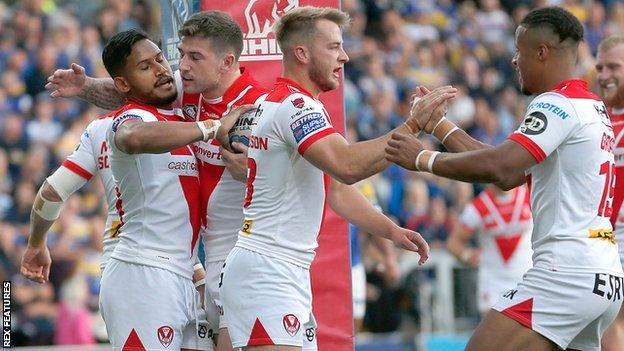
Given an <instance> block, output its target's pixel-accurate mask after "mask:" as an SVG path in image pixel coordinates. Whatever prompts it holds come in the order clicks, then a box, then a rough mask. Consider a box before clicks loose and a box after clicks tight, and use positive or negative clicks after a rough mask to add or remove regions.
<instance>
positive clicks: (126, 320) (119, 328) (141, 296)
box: [100, 259, 213, 350]
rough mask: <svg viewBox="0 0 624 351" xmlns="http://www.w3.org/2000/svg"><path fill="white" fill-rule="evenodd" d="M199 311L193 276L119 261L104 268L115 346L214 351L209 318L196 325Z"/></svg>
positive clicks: (104, 302)
mask: <svg viewBox="0 0 624 351" xmlns="http://www.w3.org/2000/svg"><path fill="white" fill-rule="evenodd" d="M199 310H201V304H200V301H199V294H198V293H197V291H196V290H195V287H194V286H193V282H192V281H191V280H190V279H186V278H184V277H182V276H180V275H178V274H175V273H173V272H171V271H168V270H166V269H162V268H156V267H150V266H145V265H139V264H133V263H127V262H123V261H119V260H116V259H111V260H110V261H109V262H108V264H107V265H106V269H104V272H103V274H102V280H101V288H100V311H101V312H102V317H103V318H104V321H105V322H106V331H107V332H108V337H109V340H110V342H111V345H112V347H113V350H122V349H123V350H132V349H134V348H133V347H137V350H138V349H139V348H140V347H143V349H147V350H179V349H180V348H181V347H189V348H190V347H192V348H195V349H198V350H212V349H213V347H212V340H211V339H210V338H209V337H208V334H207V332H205V328H206V324H205V322H204V323H202V324H200V326H199V328H196V324H195V318H196V316H197V314H198V311H199ZM202 325H203V328H202ZM184 338H187V340H183V339H184ZM183 345H184V346H183ZM187 345H188V346H187Z"/></svg>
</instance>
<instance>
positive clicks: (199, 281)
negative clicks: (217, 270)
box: [194, 278, 206, 288]
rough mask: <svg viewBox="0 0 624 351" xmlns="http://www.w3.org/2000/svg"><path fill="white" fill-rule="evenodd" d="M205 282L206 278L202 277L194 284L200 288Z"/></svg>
mask: <svg viewBox="0 0 624 351" xmlns="http://www.w3.org/2000/svg"><path fill="white" fill-rule="evenodd" d="M204 284H206V278H201V279H200V280H198V281H196V282H195V284H194V285H195V287H196V288H199V287H200V286H202V285H204Z"/></svg>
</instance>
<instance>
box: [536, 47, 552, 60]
mask: <svg viewBox="0 0 624 351" xmlns="http://www.w3.org/2000/svg"><path fill="white" fill-rule="evenodd" d="M549 56H550V47H549V46H548V45H547V44H546V43H541V44H539V46H538V47H537V58H538V59H539V60H540V61H541V62H544V61H546V60H547V59H548V57H549Z"/></svg>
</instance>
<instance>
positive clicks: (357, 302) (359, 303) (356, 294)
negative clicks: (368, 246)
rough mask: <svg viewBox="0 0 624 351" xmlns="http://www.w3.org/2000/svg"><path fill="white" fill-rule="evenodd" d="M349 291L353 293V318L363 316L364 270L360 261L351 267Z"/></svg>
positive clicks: (364, 303) (364, 309) (364, 306)
mask: <svg viewBox="0 0 624 351" xmlns="http://www.w3.org/2000/svg"><path fill="white" fill-rule="evenodd" d="M351 292H352V293H353V318H355V319H361V318H364V314H365V313H366V270H365V269H364V264H362V263H361V262H360V263H358V264H356V265H355V266H353V267H351Z"/></svg>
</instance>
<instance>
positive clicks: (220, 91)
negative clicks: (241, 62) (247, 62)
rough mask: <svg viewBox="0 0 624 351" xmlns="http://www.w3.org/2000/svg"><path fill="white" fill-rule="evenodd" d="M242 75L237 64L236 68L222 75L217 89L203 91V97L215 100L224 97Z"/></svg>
mask: <svg viewBox="0 0 624 351" xmlns="http://www.w3.org/2000/svg"><path fill="white" fill-rule="evenodd" d="M240 76H241V71H240V68H239V66H238V65H237V66H236V68H234V69H232V70H231V71H230V72H228V73H227V74H225V75H223V76H222V77H221V79H220V80H219V85H218V86H217V87H216V88H215V89H212V90H206V91H202V93H201V94H202V97H203V98H204V99H205V100H214V99H218V98H220V97H222V96H223V95H224V94H225V92H226V91H227V90H228V89H230V87H231V86H232V84H234V82H236V80H237V79H238V78H239V77H240Z"/></svg>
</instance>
